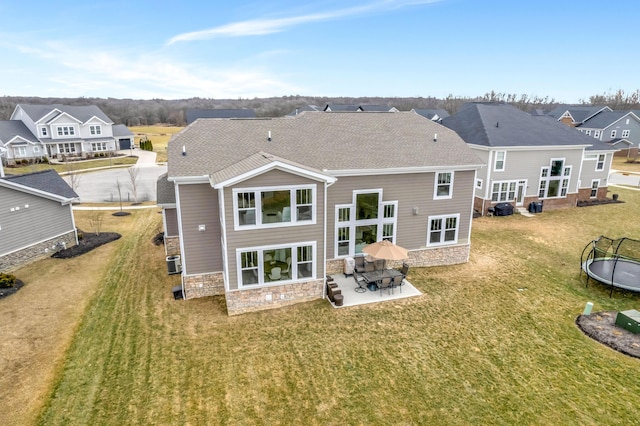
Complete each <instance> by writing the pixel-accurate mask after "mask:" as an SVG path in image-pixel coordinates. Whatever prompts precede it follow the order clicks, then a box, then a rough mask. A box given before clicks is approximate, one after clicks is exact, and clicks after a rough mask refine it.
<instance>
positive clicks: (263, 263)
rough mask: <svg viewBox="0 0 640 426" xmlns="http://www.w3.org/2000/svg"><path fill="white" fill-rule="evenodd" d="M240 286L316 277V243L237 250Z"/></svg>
mask: <svg viewBox="0 0 640 426" xmlns="http://www.w3.org/2000/svg"><path fill="white" fill-rule="evenodd" d="M237 262H238V284H239V286H240V287H254V286H261V285H270V284H280V283H283V282H285V283H286V282H287V281H300V280H307V279H313V278H315V275H316V274H315V270H316V244H315V242H308V243H298V244H293V245H279V246H269V247H266V246H265V247H251V248H245V249H239V250H238V251H237Z"/></svg>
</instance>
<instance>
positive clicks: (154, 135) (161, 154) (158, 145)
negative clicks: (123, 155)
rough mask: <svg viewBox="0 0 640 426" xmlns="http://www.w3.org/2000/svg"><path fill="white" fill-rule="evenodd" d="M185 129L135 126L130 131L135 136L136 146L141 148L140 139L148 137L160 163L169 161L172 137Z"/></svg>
mask: <svg viewBox="0 0 640 426" xmlns="http://www.w3.org/2000/svg"><path fill="white" fill-rule="evenodd" d="M182 129H184V127H176V126H133V127H129V130H131V131H132V132H133V134H134V135H135V140H136V145H137V146H140V139H141V138H142V137H144V136H146V137H147V138H148V139H149V140H150V141H151V143H152V145H153V151H154V152H156V153H157V160H156V161H158V162H159V163H163V162H166V161H167V144H168V143H169V139H171V136H173V135H174V134H176V133H178V132H179V131H181V130H182Z"/></svg>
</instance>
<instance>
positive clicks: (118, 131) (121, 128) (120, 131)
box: [111, 124, 133, 137]
mask: <svg viewBox="0 0 640 426" xmlns="http://www.w3.org/2000/svg"><path fill="white" fill-rule="evenodd" d="M111 129H112V131H113V136H115V137H118V136H133V132H131V130H129V128H128V127H127V126H125V125H124V124H114V125H113V126H111Z"/></svg>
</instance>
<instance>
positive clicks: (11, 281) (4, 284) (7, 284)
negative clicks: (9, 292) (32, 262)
mask: <svg viewBox="0 0 640 426" xmlns="http://www.w3.org/2000/svg"><path fill="white" fill-rule="evenodd" d="M15 284H16V277H15V275H11V274H5V273H4V272H0V288H11V287H13V286H14V285H15Z"/></svg>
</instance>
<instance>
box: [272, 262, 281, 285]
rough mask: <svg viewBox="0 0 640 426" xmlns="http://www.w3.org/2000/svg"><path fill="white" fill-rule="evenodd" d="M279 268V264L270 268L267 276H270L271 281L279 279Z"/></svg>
mask: <svg viewBox="0 0 640 426" xmlns="http://www.w3.org/2000/svg"><path fill="white" fill-rule="evenodd" d="M281 270H282V268H280V267H279V266H276V267H275V268H273V269H272V270H271V273H270V274H269V278H271V280H273V281H276V280H279V279H280V278H281V275H280V271H281Z"/></svg>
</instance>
